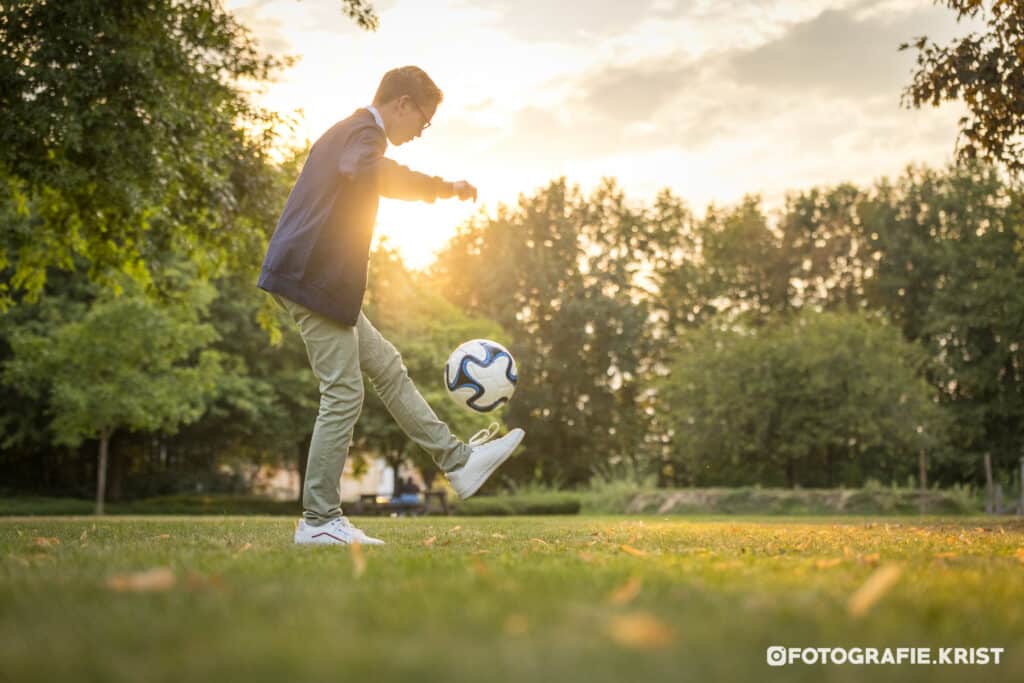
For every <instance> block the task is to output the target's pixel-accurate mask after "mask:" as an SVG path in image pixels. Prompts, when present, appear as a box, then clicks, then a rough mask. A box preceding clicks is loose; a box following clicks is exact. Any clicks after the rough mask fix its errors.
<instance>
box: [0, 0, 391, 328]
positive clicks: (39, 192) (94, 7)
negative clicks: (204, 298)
mask: <svg viewBox="0 0 1024 683" xmlns="http://www.w3.org/2000/svg"><path fill="white" fill-rule="evenodd" d="M342 8H343V11H344V12H345V13H346V14H347V15H348V16H349V17H351V18H353V19H354V20H355V21H356V22H357V23H358V24H359V25H360V26H362V27H364V28H367V29H370V30H372V29H374V28H376V25H377V17H376V15H375V14H374V12H373V9H372V7H371V5H370V4H369V3H368V2H366V1H365V0H343V2H342ZM290 63H291V58H289V57H277V56H264V55H261V54H260V52H259V50H258V48H257V45H256V43H255V41H254V39H253V37H252V36H251V34H250V33H249V32H248V30H247V29H245V27H243V26H242V25H241V24H239V23H238V22H237V21H236V20H235V19H234V17H233V16H232V15H231V14H230V13H228V12H227V11H225V10H224V9H223V7H222V5H221V3H220V2H219V1H217V0H153V1H151V2H144V3H143V2H109V1H108V0H61V1H59V2H55V1H44V2H39V1H37V0H12V1H11V2H4V3H3V4H0V84H2V87H0V182H2V183H3V184H4V186H5V194H9V195H10V196H11V197H12V198H13V201H12V204H13V205H14V206H16V207H17V213H18V216H19V218H20V220H18V221H16V222H13V223H11V224H9V225H5V226H4V235H3V239H0V274H2V279H0V310H2V309H5V308H7V307H9V306H10V305H12V304H13V303H15V302H16V300H17V299H18V298H19V297H20V295H21V294H24V295H25V296H27V297H28V299H29V300H30V301H32V300H35V299H37V298H38V296H39V295H40V293H41V292H42V288H43V285H44V283H45V280H46V277H47V271H48V270H50V269H53V268H61V269H66V270H72V269H74V270H79V269H85V270H86V271H87V272H88V273H89V275H90V276H91V277H92V278H93V279H94V280H96V281H97V282H101V283H105V284H108V285H110V286H115V287H116V286H118V283H119V282H120V278H119V277H118V273H121V274H125V273H127V274H129V275H131V276H132V277H133V278H135V279H136V280H137V281H139V282H140V283H141V284H143V285H149V284H151V283H152V284H155V285H156V286H157V288H158V289H159V288H160V287H161V286H163V283H164V282H165V277H164V275H165V271H166V270H167V269H171V270H173V269H174V268H175V267H176V266H175V261H176V260H177V258H179V257H181V256H185V257H187V258H189V259H191V260H192V261H193V262H194V263H195V264H196V266H197V267H198V268H199V270H198V273H199V274H200V276H210V275H215V274H217V273H219V272H220V271H221V270H222V269H223V268H228V269H230V268H233V267H237V266H239V265H244V264H247V263H249V262H250V261H253V260H256V259H258V258H259V256H260V255H261V250H262V249H263V247H264V246H265V240H264V237H263V234H262V231H261V230H258V229H253V226H252V225H251V224H248V223H247V222H245V221H244V220H241V219H240V216H239V212H238V211H237V209H238V207H239V206H240V205H242V204H244V203H245V202H246V201H249V200H250V198H251V197H252V196H253V195H254V194H255V195H256V196H258V195H259V190H260V187H258V186H256V187H253V180H254V178H255V179H256V181H257V183H258V181H259V178H260V175H259V174H255V175H254V174H253V173H252V171H253V169H254V168H258V167H259V166H261V165H264V164H266V163H267V153H268V150H269V147H270V144H271V142H272V141H273V140H274V137H275V129H276V127H277V126H278V125H279V124H280V123H281V118H280V117H279V116H277V115H275V114H272V113H270V112H268V111H265V110H261V109H259V108H257V107H255V106H254V105H253V104H252V103H251V102H250V101H249V99H248V97H247V94H246V89H247V88H251V87H252V85H253V84H256V85H259V84H261V83H264V82H266V81H267V80H268V79H269V78H270V77H271V75H272V74H273V73H275V72H276V71H277V70H279V69H280V68H282V67H284V66H287V65H288V64H290ZM169 277H171V278H173V275H169Z"/></svg>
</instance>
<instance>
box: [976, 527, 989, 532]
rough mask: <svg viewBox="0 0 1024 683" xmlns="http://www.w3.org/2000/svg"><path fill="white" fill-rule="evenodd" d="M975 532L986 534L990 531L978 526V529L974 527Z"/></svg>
mask: <svg viewBox="0 0 1024 683" xmlns="http://www.w3.org/2000/svg"><path fill="white" fill-rule="evenodd" d="M974 530H975V531H980V532H981V533H985V532H986V531H988V529H983V528H982V527H980V526H976V527H974Z"/></svg>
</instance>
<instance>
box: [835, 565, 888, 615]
mask: <svg viewBox="0 0 1024 683" xmlns="http://www.w3.org/2000/svg"><path fill="white" fill-rule="evenodd" d="M901 573H902V570H901V569H900V568H899V566H898V565H895V564H888V565H886V566H884V567H879V568H878V569H876V570H875V572H874V573H873V574H872V575H871V576H869V577H868V579H867V581H865V582H864V584H863V585H862V586H861V587H860V588H858V589H857V590H856V591H855V592H854V594H853V595H851V596H850V600H849V602H848V603H847V605H846V607H847V611H848V612H849V613H850V616H852V617H855V618H857V617H861V616H863V615H864V614H866V613H867V611H868V610H869V609H871V607H872V606H873V605H874V604H875V603H876V602H878V601H879V600H880V599H881V598H882V596H883V595H885V594H886V593H888V592H889V589H890V588H892V587H893V586H894V585H895V584H896V582H897V581H898V580H899V578H900V574H901Z"/></svg>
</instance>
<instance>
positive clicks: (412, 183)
mask: <svg viewBox="0 0 1024 683" xmlns="http://www.w3.org/2000/svg"><path fill="white" fill-rule="evenodd" d="M384 148H385V143H384V136H383V135H381V134H380V133H379V132H378V131H375V130H372V129H366V130H363V131H360V132H358V133H356V134H355V135H354V136H353V137H352V139H350V140H349V142H348V144H346V145H345V147H344V148H343V149H342V152H341V158H340V159H339V160H338V173H340V174H341V175H342V176H344V177H345V178H346V179H348V180H357V179H359V180H361V179H364V178H373V179H374V180H375V181H376V184H377V188H378V191H379V192H380V194H381V195H383V196H384V197H390V198H392V199H407V200H414V199H418V200H421V201H425V202H433V201H434V200H435V199H437V198H438V197H439V196H440V195H441V194H443V193H451V192H452V184H451V183H449V182H447V181H445V180H443V179H442V178H439V177H438V176H430V175H426V174H425V173H419V172H417V171H413V170H412V169H410V168H408V167H407V166H403V165H401V164H399V163H397V162H395V161H392V160H391V159H388V158H386V157H385V156H384Z"/></svg>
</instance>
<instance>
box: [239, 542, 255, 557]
mask: <svg viewBox="0 0 1024 683" xmlns="http://www.w3.org/2000/svg"><path fill="white" fill-rule="evenodd" d="M250 548H252V543H246V544H245V545H243V546H242V547H241V548H239V549H238V553H237V554H239V555H240V554H242V553H244V552H245V551H246V550H249V549H250Z"/></svg>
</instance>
